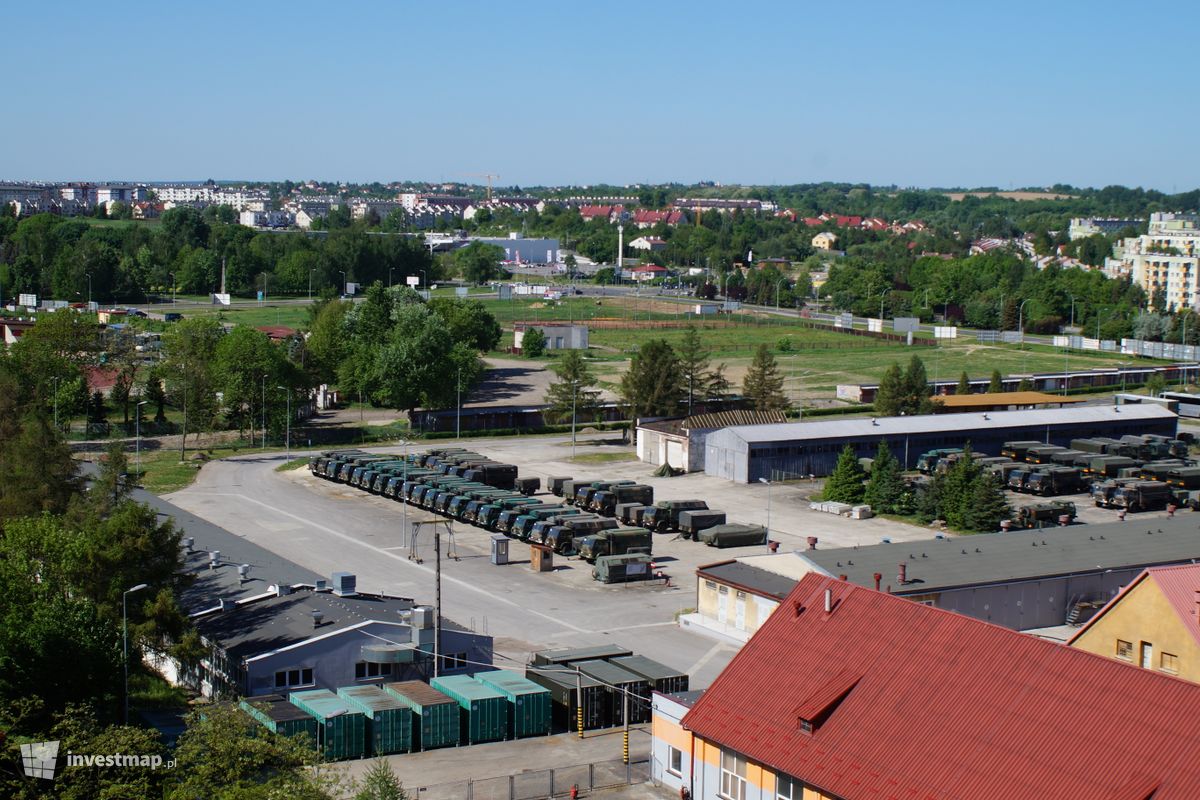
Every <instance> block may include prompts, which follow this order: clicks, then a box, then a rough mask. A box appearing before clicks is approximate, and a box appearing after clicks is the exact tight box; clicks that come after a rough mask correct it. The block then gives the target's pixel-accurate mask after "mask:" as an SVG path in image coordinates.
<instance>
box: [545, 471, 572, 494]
mask: <svg viewBox="0 0 1200 800" xmlns="http://www.w3.org/2000/svg"><path fill="white" fill-rule="evenodd" d="M569 480H571V476H570V475H551V476H550V477H549V478H546V488H547V489H549V490H550V494H552V495H554V496H555V497H562V496H563V484H565V483H566V482H567V481H569Z"/></svg>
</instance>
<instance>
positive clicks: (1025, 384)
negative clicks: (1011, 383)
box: [1017, 378, 1033, 392]
mask: <svg viewBox="0 0 1200 800" xmlns="http://www.w3.org/2000/svg"><path fill="white" fill-rule="evenodd" d="M1017 391H1018V392H1032V391H1033V381H1031V380H1029V378H1021V382H1020V383H1018V384H1017Z"/></svg>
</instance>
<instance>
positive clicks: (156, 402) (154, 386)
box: [142, 369, 167, 425]
mask: <svg viewBox="0 0 1200 800" xmlns="http://www.w3.org/2000/svg"><path fill="white" fill-rule="evenodd" d="M142 396H143V397H144V398H145V399H146V402H148V403H149V404H150V405H152V406H153V407H154V424H155V425H162V424H163V423H165V422H166V421H167V393H166V392H165V391H164V390H163V384H162V377H161V376H160V375H159V374H158V370H157V369H152V370H150V371H149V372H148V373H146V383H145V385H144V386H143V388H142Z"/></svg>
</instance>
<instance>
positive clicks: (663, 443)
mask: <svg viewBox="0 0 1200 800" xmlns="http://www.w3.org/2000/svg"><path fill="white" fill-rule="evenodd" d="M786 421H787V418H786V417H784V415H783V412H782V411H753V410H748V409H733V410H730V411H714V412H710V413H705V414H691V415H689V416H686V417H678V418H675V419H653V418H646V419H640V420H638V426H637V454H638V458H640V459H641V460H642V461H645V462H646V463H647V464H653V465H655V466H661V465H662V464H670V465H671V466H672V467H674V468H675V469H681V470H684V471H685V472H701V471H703V470H704V438H705V436H707V435H708V434H710V433H712V432H713V431H715V430H719V429H720V428H726V427H730V426H734V425H767V424H771V423H783V422H786Z"/></svg>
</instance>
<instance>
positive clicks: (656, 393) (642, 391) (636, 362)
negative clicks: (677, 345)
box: [620, 339, 686, 420]
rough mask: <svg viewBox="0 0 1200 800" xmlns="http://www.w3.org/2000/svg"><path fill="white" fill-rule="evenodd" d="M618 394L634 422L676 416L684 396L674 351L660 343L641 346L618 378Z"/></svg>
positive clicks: (649, 342)
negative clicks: (648, 418) (649, 418)
mask: <svg viewBox="0 0 1200 800" xmlns="http://www.w3.org/2000/svg"><path fill="white" fill-rule="evenodd" d="M620 392H621V397H622V398H623V399H624V401H625V403H626V404H627V405H628V406H629V410H630V416H631V417H632V418H633V419H635V420H636V419H637V418H638V417H669V416H671V415H673V414H676V413H678V411H679V407H680V405H681V404H682V403H683V401H684V400H685V399H686V395H685V394H684V388H683V379H682V377H681V375H680V372H679V357H678V356H677V355H676V354H675V350H674V348H672V347H671V345H669V344H667V342H666V341H665V340H663V339H651V340H650V341H648V342H646V343H645V344H643V345H642V346H641V348H640V349H639V350H638V352H637V353H636V354H635V355H634V357H633V359H632V360H631V361H630V363H629V369H628V370H626V372H625V374H624V375H623V376H622V377H621V386H620Z"/></svg>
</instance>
